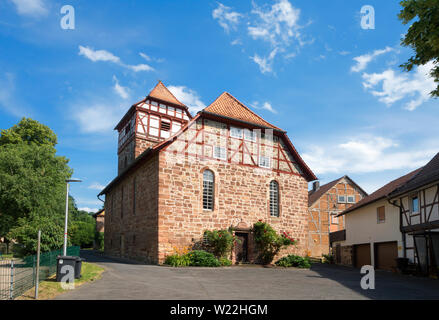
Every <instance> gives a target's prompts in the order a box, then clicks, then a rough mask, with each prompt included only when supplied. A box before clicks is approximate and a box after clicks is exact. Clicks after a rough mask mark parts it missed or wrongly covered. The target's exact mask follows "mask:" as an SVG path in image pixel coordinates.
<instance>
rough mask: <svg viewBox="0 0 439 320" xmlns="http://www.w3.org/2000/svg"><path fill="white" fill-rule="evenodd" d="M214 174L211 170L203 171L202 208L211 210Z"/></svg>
mask: <svg viewBox="0 0 439 320" xmlns="http://www.w3.org/2000/svg"><path fill="white" fill-rule="evenodd" d="M214 191H215V176H214V174H213V172H212V171H210V170H205V171H204V172H203V209H204V210H213V200H214Z"/></svg>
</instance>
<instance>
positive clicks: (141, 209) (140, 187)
mask: <svg viewBox="0 0 439 320" xmlns="http://www.w3.org/2000/svg"><path fill="white" fill-rule="evenodd" d="M134 178H135V189H136V197H135V199H134V197H133V191H134ZM122 189H123V200H122ZM134 202H135V204H136V205H135V211H134V209H133V204H134ZM157 205H158V156H155V157H153V158H151V159H149V160H148V161H146V162H145V163H143V164H142V165H141V166H139V167H138V168H137V170H136V171H134V172H133V173H131V174H129V175H127V176H125V177H124V179H123V180H122V181H121V182H120V183H118V184H117V185H116V186H115V187H114V188H112V189H111V190H110V192H109V193H108V194H107V195H106V199H105V216H106V219H105V252H106V253H107V254H109V255H115V256H124V257H127V258H133V259H138V260H141V261H145V262H149V263H157V262H158V261H157V238H158V221H157ZM122 209H123V216H122Z"/></svg>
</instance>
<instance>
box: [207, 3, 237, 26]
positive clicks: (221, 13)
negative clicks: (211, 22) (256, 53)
mask: <svg viewBox="0 0 439 320" xmlns="http://www.w3.org/2000/svg"><path fill="white" fill-rule="evenodd" d="M212 17H213V18H214V19H216V20H218V23H219V25H220V26H221V27H223V29H224V31H226V32H227V33H228V32H230V30H236V26H237V25H238V23H239V19H240V18H241V17H242V14H240V13H238V12H235V11H232V8H230V7H227V6H225V5H223V4H222V3H219V2H218V7H217V8H216V9H215V10H213V11H212Z"/></svg>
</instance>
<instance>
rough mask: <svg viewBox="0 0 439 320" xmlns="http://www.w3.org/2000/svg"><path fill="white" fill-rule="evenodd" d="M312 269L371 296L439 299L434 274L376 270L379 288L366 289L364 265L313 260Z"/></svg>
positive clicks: (396, 298) (389, 298)
mask: <svg viewBox="0 0 439 320" xmlns="http://www.w3.org/2000/svg"><path fill="white" fill-rule="evenodd" d="M311 270H312V271H314V272H316V273H317V274H318V275H319V276H308V277H321V278H326V279H330V280H332V281H336V282H338V283H339V284H341V285H343V286H345V287H347V288H349V289H350V290H352V291H354V292H356V293H358V294H361V295H363V296H364V297H366V298H369V299H374V300H375V299H376V300H421V299H427V300H431V299H433V300H437V299H439V281H438V280H435V279H430V278H423V277H415V276H409V275H402V274H396V273H392V272H388V271H381V270H376V271H375V289H369V290H363V289H362V288H361V278H362V277H363V276H364V274H361V273H360V269H357V268H351V267H345V266H338V265H328V264H313V265H312V267H311Z"/></svg>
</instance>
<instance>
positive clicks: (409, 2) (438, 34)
mask: <svg viewBox="0 0 439 320" xmlns="http://www.w3.org/2000/svg"><path fill="white" fill-rule="evenodd" d="M401 6H402V7H403V8H402V10H401V12H400V13H399V15H398V17H399V19H400V20H402V23H403V24H408V23H409V22H411V21H412V20H414V19H416V18H417V19H416V21H414V22H413V23H412V25H411V26H410V28H409V30H408V32H407V34H406V35H405V37H404V38H403V39H402V40H401V44H402V45H403V46H406V47H411V48H413V49H414V50H415V53H416V55H415V56H412V57H411V58H410V59H409V60H408V61H407V62H406V63H404V64H403V65H401V67H402V68H403V69H404V70H406V71H411V70H412V69H413V67H414V66H419V65H424V64H426V63H427V62H429V61H434V62H435V63H436V64H435V66H434V67H433V69H432V70H431V76H432V77H433V78H434V79H435V82H437V83H438V85H437V87H436V89H435V90H433V91H432V92H431V95H432V96H433V97H439V1H437V0H404V1H401Z"/></svg>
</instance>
